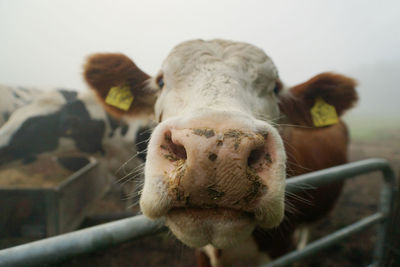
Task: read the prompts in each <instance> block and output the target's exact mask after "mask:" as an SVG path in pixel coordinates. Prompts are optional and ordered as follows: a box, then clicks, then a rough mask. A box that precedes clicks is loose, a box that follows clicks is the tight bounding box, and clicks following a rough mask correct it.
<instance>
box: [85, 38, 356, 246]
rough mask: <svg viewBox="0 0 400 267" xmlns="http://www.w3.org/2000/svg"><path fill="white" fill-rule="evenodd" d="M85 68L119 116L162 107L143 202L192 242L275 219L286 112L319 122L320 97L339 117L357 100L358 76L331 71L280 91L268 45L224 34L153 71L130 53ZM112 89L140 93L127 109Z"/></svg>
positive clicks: (181, 49) (290, 119)
mask: <svg viewBox="0 0 400 267" xmlns="http://www.w3.org/2000/svg"><path fill="white" fill-rule="evenodd" d="M84 75H85V79H86V81H87V83H88V84H89V86H90V87H91V88H92V89H94V90H95V92H96V93H97V96H98V98H99V100H100V101H101V103H103V105H104V107H105V108H106V109H107V110H108V111H110V112H113V113H114V114H115V115H117V116H131V117H134V116H138V115H141V114H147V115H148V114H149V113H151V112H154V115H155V118H156V119H157V120H158V122H159V124H158V126H157V127H156V128H155V129H154V131H153V133H152V136H151V139H150V143H149V146H148V154H147V161H146V166H145V182H144V188H143V193H142V196H141V200H140V206H141V210H142V211H143V213H144V214H145V215H146V216H148V217H150V218H154V219H155V218H162V217H165V218H166V223H167V225H168V226H169V228H170V229H171V231H172V232H173V233H174V234H175V235H176V236H177V237H178V238H179V239H180V240H182V241H183V242H184V243H186V244H188V245H190V246H194V247H201V246H204V245H207V244H212V245H214V246H216V247H219V248H223V247H228V246H231V245H234V244H235V243H238V242H241V241H242V240H244V239H245V238H247V237H249V235H250V234H251V233H252V231H253V229H254V228H255V227H256V226H260V227H263V228H271V227H274V226H277V225H278V224H279V223H280V222H281V220H282V218H283V213H284V205H283V203H284V188H285V160H286V155H285V150H284V147H283V142H282V139H281V136H280V135H279V133H278V131H277V129H276V128H274V126H273V123H274V122H279V121H278V117H279V119H281V117H283V121H285V122H287V123H290V124H296V125H302V126H307V127H312V126H313V120H312V118H311V114H310V110H311V108H312V107H313V106H314V105H315V103H316V100H317V99H319V98H322V99H324V100H325V101H327V102H328V104H330V105H332V106H334V107H335V108H336V112H337V114H338V115H339V116H340V115H341V114H342V113H343V112H344V111H345V110H346V109H348V108H350V107H351V106H352V105H353V104H354V102H355V101H356V99H357V94H356V92H355V90H354V86H355V82H354V80H352V79H350V78H348V77H345V76H342V75H338V74H332V73H322V74H319V75H317V76H315V77H314V78H312V79H310V80H309V81H307V82H305V83H303V84H300V85H298V86H295V87H293V88H291V89H290V90H287V91H285V92H284V93H278V91H279V89H280V87H281V86H280V83H279V81H278V74H277V70H276V68H275V66H274V64H273V63H272V61H271V59H270V58H269V57H268V56H266V55H265V53H264V52H263V51H261V50H260V49H258V48H256V47H254V46H252V45H249V44H244V43H234V42H229V41H222V40H213V41H208V42H207V41H202V40H196V41H189V42H185V43H183V44H181V45H179V46H177V47H175V48H174V49H173V51H172V52H171V54H170V55H169V56H168V57H167V59H166V60H165V62H164V63H163V65H162V69H161V71H160V74H159V75H158V76H157V77H155V78H151V77H150V76H148V75H147V74H146V73H144V72H143V71H142V70H140V69H139V68H138V67H137V66H136V65H135V63H134V62H133V61H132V60H130V59H129V58H128V57H126V56H125V55H123V54H94V55H92V56H91V57H90V58H89V59H88V62H87V64H86V65H85V71H84ZM157 84H158V86H157ZM112 88H114V89H117V90H120V92H121V93H120V94H121V95H124V94H126V90H127V89H126V88H128V90H129V91H130V93H131V94H133V96H134V100H133V102H132V104H131V105H130V106H129V107H128V109H127V110H122V109H121V108H119V107H118V105H111V104H108V103H107V101H106V99H107V97H108V95H109V94H110V92H111V89H112ZM124 88H125V89H124ZM124 90H125V91H124ZM129 91H128V93H129ZM153 107H155V109H153ZM280 112H281V114H279V113H280ZM280 122H282V120H280Z"/></svg>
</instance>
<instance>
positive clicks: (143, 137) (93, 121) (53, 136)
mask: <svg viewBox="0 0 400 267" xmlns="http://www.w3.org/2000/svg"><path fill="white" fill-rule="evenodd" d="M36 92H37V94H36V95H35V97H33V98H32V100H30V101H26V103H25V105H23V106H21V107H19V108H18V109H17V110H15V111H14V112H13V113H12V114H11V116H10V117H9V118H8V120H7V122H6V123H5V124H4V125H3V126H2V127H1V128H0V167H7V165H8V164H9V163H11V162H13V161H21V162H22V163H23V164H25V163H31V162H33V161H35V160H36V158H37V157H39V156H41V155H45V154H51V155H52V156H55V157H56V158H57V157H58V161H59V163H60V164H61V165H63V166H64V167H66V168H68V169H70V170H73V171H74V170H76V168H77V166H84V165H85V164H87V163H88V160H87V156H94V157H96V158H97V159H98V160H100V162H101V163H102V164H104V165H105V166H106V167H107V168H108V170H109V171H110V172H111V173H112V174H116V173H117V172H118V174H117V177H120V178H122V177H123V176H124V175H127V174H128V173H129V172H130V171H132V170H134V169H135V168H136V167H138V166H139V165H141V164H142V163H143V161H144V158H145V151H144V150H145V147H146V141H147V139H148V137H149V135H150V131H149V129H150V127H151V125H150V124H149V123H148V120H147V119H145V118H144V117H143V118H138V119H135V120H127V121H122V120H118V119H115V118H113V117H112V116H111V115H110V114H109V113H107V112H105V110H104V109H103V107H102V106H101V105H100V104H99V103H98V102H97V100H96V97H95V95H94V94H93V93H92V92H91V91H83V92H77V91H74V90H67V89H52V90H49V91H46V90H38V91H36ZM132 155H135V156H132ZM121 166H124V167H125V172H124V171H123V170H121ZM128 187H129V188H130V187H131V186H128ZM129 190H131V189H129Z"/></svg>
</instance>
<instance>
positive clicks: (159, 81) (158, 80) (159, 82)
mask: <svg viewBox="0 0 400 267" xmlns="http://www.w3.org/2000/svg"><path fill="white" fill-rule="evenodd" d="M157 84H158V86H159V87H160V89H162V88H163V87H164V77H163V76H162V75H160V76H158V77H157Z"/></svg>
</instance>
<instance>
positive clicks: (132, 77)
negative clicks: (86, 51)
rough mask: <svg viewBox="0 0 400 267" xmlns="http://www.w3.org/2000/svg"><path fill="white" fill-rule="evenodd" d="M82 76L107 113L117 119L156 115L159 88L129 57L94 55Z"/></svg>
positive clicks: (89, 59) (85, 66) (109, 54)
mask: <svg viewBox="0 0 400 267" xmlns="http://www.w3.org/2000/svg"><path fill="white" fill-rule="evenodd" d="M83 75H84V78H85V81H86V82H87V83H88V85H89V86H90V88H91V89H92V90H94V91H95V92H96V95H97V96H98V98H99V99H100V102H101V103H102V104H103V105H104V107H105V108H106V110H107V111H108V112H110V113H112V114H113V115H115V116H116V117H122V116H138V115H151V114H153V112H154V103H155V101H156V97H157V92H158V88H156V87H155V86H152V85H151V84H152V83H151V82H150V81H151V78H150V76H149V75H147V74H146V73H144V72H143V71H142V70H140V69H139V68H138V67H137V66H136V65H135V63H133V61H132V60H131V59H129V58H128V57H127V56H125V55H123V54H114V53H104V54H93V55H91V56H89V57H88V59H87V62H86V64H85V65H84V74H83Z"/></svg>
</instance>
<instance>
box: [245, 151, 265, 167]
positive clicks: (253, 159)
mask: <svg viewBox="0 0 400 267" xmlns="http://www.w3.org/2000/svg"><path fill="white" fill-rule="evenodd" d="M263 153H264V149H263V148H262V147H259V148H256V149H253V150H252V151H251V152H250V155H249V157H248V158H247V166H253V165H254V164H256V163H257V162H258V161H259V160H260V159H261V157H262V155H263Z"/></svg>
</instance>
